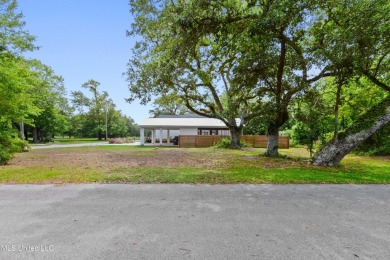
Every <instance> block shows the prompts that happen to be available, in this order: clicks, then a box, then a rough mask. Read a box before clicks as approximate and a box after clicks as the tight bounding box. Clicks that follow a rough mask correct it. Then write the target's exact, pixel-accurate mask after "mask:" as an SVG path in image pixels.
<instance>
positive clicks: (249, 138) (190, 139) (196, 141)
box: [179, 135, 290, 149]
mask: <svg viewBox="0 0 390 260" xmlns="http://www.w3.org/2000/svg"><path fill="white" fill-rule="evenodd" d="M222 138H230V137H229V136H222V135H180V136H179V147H210V146H213V145H214V144H215V143H217V142H219V141H221V139H222ZM240 140H242V141H243V142H245V143H247V144H248V145H250V146H252V147H255V148H267V142H268V138H267V136H266V135H242V136H241V139H240ZM289 147H290V140H289V138H288V136H279V148H281V149H288V148H289Z"/></svg>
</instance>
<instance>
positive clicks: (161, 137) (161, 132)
mask: <svg viewBox="0 0 390 260" xmlns="http://www.w3.org/2000/svg"><path fill="white" fill-rule="evenodd" d="M162 139H163V130H162V128H160V146H161V145H162Z"/></svg>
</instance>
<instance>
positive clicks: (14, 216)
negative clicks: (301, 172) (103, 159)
mask: <svg viewBox="0 0 390 260" xmlns="http://www.w3.org/2000/svg"><path fill="white" fill-rule="evenodd" d="M0 209H1V210H0V259H22V258H29V259H34V258H35V259H390V186H389V185H160V184H154V185H114V184H108V185H100V184H97V185H94V184H89V185H65V186H53V185H0ZM33 250H34V251H33ZM36 250H38V251H36Z"/></svg>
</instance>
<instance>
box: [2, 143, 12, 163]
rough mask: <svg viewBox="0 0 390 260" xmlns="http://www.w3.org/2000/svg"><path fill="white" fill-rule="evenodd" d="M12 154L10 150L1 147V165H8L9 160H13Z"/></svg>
mask: <svg viewBox="0 0 390 260" xmlns="http://www.w3.org/2000/svg"><path fill="white" fill-rule="evenodd" d="M12 157H13V156H12V153H11V152H10V151H9V149H6V148H4V147H2V146H1V145H0V165H4V164H7V162H8V161H9V160H11V159H12Z"/></svg>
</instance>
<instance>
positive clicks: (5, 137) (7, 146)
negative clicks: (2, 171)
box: [0, 129, 29, 165]
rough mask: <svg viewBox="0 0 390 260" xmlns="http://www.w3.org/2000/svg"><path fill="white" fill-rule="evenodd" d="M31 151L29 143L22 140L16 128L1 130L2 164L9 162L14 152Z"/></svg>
mask: <svg viewBox="0 0 390 260" xmlns="http://www.w3.org/2000/svg"><path fill="white" fill-rule="evenodd" d="M24 151H29V146H28V143H27V142H26V141H24V140H20V139H19V137H18V135H17V132H16V131H15V130H14V129H2V131H0V165H4V164H7V162H8V161H9V160H11V159H12V158H13V153H19V152H24Z"/></svg>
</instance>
